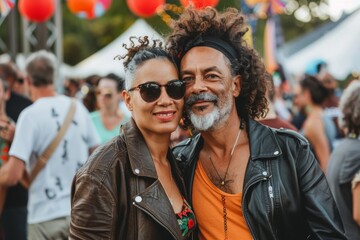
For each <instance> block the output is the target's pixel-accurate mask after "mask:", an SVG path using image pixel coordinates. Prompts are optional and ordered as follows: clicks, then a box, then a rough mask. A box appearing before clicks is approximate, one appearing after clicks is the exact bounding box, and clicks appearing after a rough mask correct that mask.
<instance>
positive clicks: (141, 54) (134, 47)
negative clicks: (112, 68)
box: [115, 36, 176, 89]
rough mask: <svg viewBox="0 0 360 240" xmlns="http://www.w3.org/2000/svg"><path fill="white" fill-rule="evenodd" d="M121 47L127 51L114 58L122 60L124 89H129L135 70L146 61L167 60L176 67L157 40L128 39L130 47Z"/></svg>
mask: <svg viewBox="0 0 360 240" xmlns="http://www.w3.org/2000/svg"><path fill="white" fill-rule="evenodd" d="M135 41H137V43H136V42H135ZM123 47H124V48H125V49H126V50H127V53H126V54H125V55H119V56H116V57H115V58H117V59H123V60H124V62H123V64H124V70H125V89H129V88H131V85H132V81H133V80H134V75H135V72H136V70H137V69H138V68H139V67H140V66H141V65H142V64H144V63H145V62H146V61H148V60H151V59H159V58H163V59H168V60H169V61H170V62H172V63H174V65H175V66H176V64H175V61H174V60H173V58H172V57H171V56H170V55H169V53H168V52H167V51H166V49H165V47H164V46H163V43H162V41H161V40H159V39H155V40H149V37H148V36H143V37H130V45H129V46H128V45H127V44H123Z"/></svg>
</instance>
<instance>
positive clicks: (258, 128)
mask: <svg viewBox="0 0 360 240" xmlns="http://www.w3.org/2000/svg"><path fill="white" fill-rule="evenodd" d="M247 124H248V128H247V132H248V136H249V142H250V160H257V159H262V158H267V159H269V158H274V157H277V156H280V155H281V154H282V151H281V148H280V146H279V143H278V142H277V140H276V138H275V136H274V133H273V132H272V131H271V129H269V128H268V127H265V126H263V125H262V124H260V123H258V122H256V121H254V120H251V119H249V120H248V122H247ZM190 144H191V145H195V146H196V147H195V148H193V149H192V151H191V153H190V154H189V159H192V160H196V159H197V156H198V154H199V152H200V150H201V149H202V147H203V144H204V140H203V138H202V137H201V134H198V135H196V136H195V137H193V138H190V139H187V140H185V141H183V142H182V143H179V144H178V145H177V146H176V147H175V149H176V148H177V147H181V146H184V145H190ZM175 157H176V159H177V160H179V161H182V153H181V152H179V153H178V154H177V155H175ZM188 164H190V162H188Z"/></svg>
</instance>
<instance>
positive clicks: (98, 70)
mask: <svg viewBox="0 0 360 240" xmlns="http://www.w3.org/2000/svg"><path fill="white" fill-rule="evenodd" d="M131 36H149V38H150V39H163V38H162V37H161V36H160V34H159V33H158V32H156V31H155V30H154V29H153V28H152V27H151V26H150V25H149V24H147V23H146V21H145V20H143V19H138V20H137V21H136V22H135V23H134V24H133V25H131V27H130V28H129V29H127V30H126V31H125V32H124V33H123V34H121V35H120V36H119V37H118V38H116V39H115V40H114V41H112V42H111V43H110V44H108V45H107V46H106V47H104V48H103V49H101V50H99V51H98V52H96V53H94V54H93V55H91V56H90V57H88V58H86V59H85V60H83V61H81V62H80V63H78V64H77V65H75V66H74V67H73V69H72V70H73V73H72V74H71V75H72V76H77V77H87V76H90V75H92V74H98V75H100V76H102V75H106V74H109V73H115V74H117V75H120V76H123V75H124V68H123V61H122V60H119V59H114V57H116V56H117V55H123V54H125V52H126V49H125V48H123V43H127V44H128V43H130V40H129V38H130V37H131Z"/></svg>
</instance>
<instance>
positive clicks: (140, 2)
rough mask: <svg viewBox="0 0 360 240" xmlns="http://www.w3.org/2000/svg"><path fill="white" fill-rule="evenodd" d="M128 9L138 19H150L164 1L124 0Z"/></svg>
mask: <svg viewBox="0 0 360 240" xmlns="http://www.w3.org/2000/svg"><path fill="white" fill-rule="evenodd" d="M126 2H127V5H128V7H129V9H130V10H131V11H132V12H133V13H134V14H135V15H137V16H139V17H151V16H153V15H154V14H155V13H156V9H157V8H158V7H160V6H161V5H164V4H165V0H126Z"/></svg>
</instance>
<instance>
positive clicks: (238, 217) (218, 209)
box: [192, 161, 252, 240]
mask: <svg viewBox="0 0 360 240" xmlns="http://www.w3.org/2000/svg"><path fill="white" fill-rule="evenodd" d="M192 195H193V196H192V201H193V209H194V212H195V216H196V219H197V223H198V227H199V232H200V234H199V238H200V240H204V239H208V240H210V239H217V240H221V239H226V238H225V229H224V213H223V211H224V207H223V203H222V196H224V199H225V208H226V214H227V216H226V219H227V220H226V222H227V239H229V240H232V239H242V240H251V239H252V236H251V233H250V231H249V229H248V226H247V224H246V222H245V218H244V216H243V212H242V207H241V198H242V193H236V194H229V193H226V192H223V191H221V190H220V189H218V188H217V187H216V186H215V185H214V184H213V183H212V182H211V181H210V179H209V178H208V176H207V174H206V173H205V170H204V169H203V167H202V165H201V163H200V161H198V164H197V166H196V170H195V178H194V185H193V190H192Z"/></svg>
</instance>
